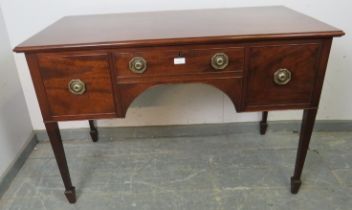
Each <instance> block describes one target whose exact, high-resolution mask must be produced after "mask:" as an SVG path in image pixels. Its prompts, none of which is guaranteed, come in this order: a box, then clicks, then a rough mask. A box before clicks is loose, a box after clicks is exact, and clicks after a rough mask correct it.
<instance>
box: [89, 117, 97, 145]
mask: <svg viewBox="0 0 352 210" xmlns="http://www.w3.org/2000/svg"><path fill="white" fill-rule="evenodd" d="M89 127H90V132H89V134H90V137H91V138H92V140H93V141H94V142H97V141H98V129H97V127H96V126H95V124H94V120H89Z"/></svg>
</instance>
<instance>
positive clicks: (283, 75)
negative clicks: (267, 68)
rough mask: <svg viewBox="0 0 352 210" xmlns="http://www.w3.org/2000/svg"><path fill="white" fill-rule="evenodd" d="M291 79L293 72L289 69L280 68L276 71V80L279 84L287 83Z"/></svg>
mask: <svg viewBox="0 0 352 210" xmlns="http://www.w3.org/2000/svg"><path fill="white" fill-rule="evenodd" d="M290 81H291V72H290V70H288V69H285V68H282V69H278V70H277V71H276V72H275V73H274V82H275V83H276V84H277V85H286V84H287V83H289V82H290Z"/></svg>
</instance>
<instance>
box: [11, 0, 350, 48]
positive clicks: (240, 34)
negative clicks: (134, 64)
mask: <svg viewBox="0 0 352 210" xmlns="http://www.w3.org/2000/svg"><path fill="white" fill-rule="evenodd" d="M342 35H344V32H343V31H341V30H340V29H337V28H335V27H332V26H330V25H327V24H325V23H322V22H320V21H318V20H316V19H314V18H311V17H309V16H306V15H304V14H301V13H299V12H296V11H294V10H291V9H289V8H286V7H283V6H271V7H247V8H227V9H202V10H183V11H160V12H138V13H121V14H103V15H83V16H68V17H64V18H62V19H60V20H58V21H57V22H56V23H54V24H52V25H50V26H49V27H47V28H46V29H44V30H43V31H41V32H39V33H38V34H36V35H34V36H33V37H31V38H30V39H28V40H27V41H25V42H23V43H22V44H20V45H19V46H17V47H16V48H15V51H16V52H29V51H42V50H63V49H77V48H80V49H82V48H85V49H89V48H92V47H95V49H96V48H112V47H136V46H154V45H155V46H156V45H175V44H190V43H192V44H195V43H198V44H201V43H216V42H235V41H245V40H264V39H265V40H268V39H273V38H275V39H290V38H303V37H304V38H309V37H312V38H313V37H314V38H316V37H332V36H342Z"/></svg>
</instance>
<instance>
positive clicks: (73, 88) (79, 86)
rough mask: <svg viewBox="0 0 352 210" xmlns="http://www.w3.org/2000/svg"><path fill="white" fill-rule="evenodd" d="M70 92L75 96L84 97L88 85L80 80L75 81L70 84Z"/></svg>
mask: <svg viewBox="0 0 352 210" xmlns="http://www.w3.org/2000/svg"><path fill="white" fill-rule="evenodd" d="M68 90H69V91H70V92H71V93H72V94H74V95H82V94H83V93H84V92H86V84H84V82H82V80H80V79H73V80H71V81H70V82H69V83H68Z"/></svg>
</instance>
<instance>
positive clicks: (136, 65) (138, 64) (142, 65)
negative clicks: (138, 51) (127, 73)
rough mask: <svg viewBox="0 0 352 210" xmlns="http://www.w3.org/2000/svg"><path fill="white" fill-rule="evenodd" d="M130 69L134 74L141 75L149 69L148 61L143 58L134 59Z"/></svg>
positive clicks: (130, 63) (131, 61)
mask: <svg viewBox="0 0 352 210" xmlns="http://www.w3.org/2000/svg"><path fill="white" fill-rule="evenodd" d="M129 68H130V70H131V71H132V72H134V73H138V74H141V73H143V72H145V70H146V69H147V61H146V60H145V59H144V58H142V57H134V58H132V59H131V60H130V62H129Z"/></svg>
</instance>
